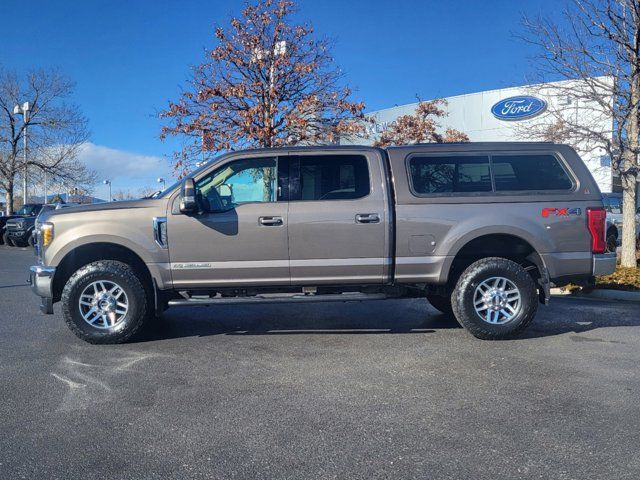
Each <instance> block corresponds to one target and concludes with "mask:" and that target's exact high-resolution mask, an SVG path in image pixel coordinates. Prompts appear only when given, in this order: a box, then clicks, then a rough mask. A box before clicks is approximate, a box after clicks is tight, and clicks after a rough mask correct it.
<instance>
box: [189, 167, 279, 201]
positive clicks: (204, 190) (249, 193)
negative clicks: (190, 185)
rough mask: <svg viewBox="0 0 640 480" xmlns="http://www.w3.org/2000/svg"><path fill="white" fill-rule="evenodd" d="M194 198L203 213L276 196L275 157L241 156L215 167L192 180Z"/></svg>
mask: <svg viewBox="0 0 640 480" xmlns="http://www.w3.org/2000/svg"><path fill="white" fill-rule="evenodd" d="M196 192H197V193H196V195H197V200H198V202H199V203H200V208H201V209H202V210H203V211H205V212H222V211H226V210H231V209H233V208H236V207H237V206H238V205H242V204H244V203H256V202H258V203H264V202H275V201H277V199H278V193H277V192H278V159H277V158H276V157H266V158H265V157H263V158H245V159H242V160H237V161H235V162H231V163H227V164H225V165H223V166H222V167H220V168H217V169H216V170H214V171H213V172H211V173H210V174H208V175H207V176H205V177H204V178H201V179H200V180H198V182H197V183H196Z"/></svg>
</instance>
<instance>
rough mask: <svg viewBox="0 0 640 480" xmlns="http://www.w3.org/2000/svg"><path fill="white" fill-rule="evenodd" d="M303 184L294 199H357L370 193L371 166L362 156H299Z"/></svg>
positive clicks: (301, 183) (301, 182)
mask: <svg viewBox="0 0 640 480" xmlns="http://www.w3.org/2000/svg"><path fill="white" fill-rule="evenodd" d="M298 158H299V161H300V185H299V192H298V194H297V196H295V197H294V198H292V200H353V199H357V198H362V197H366V196H367V195H369V189H370V186H369V167H368V165H367V159H366V158H365V157H364V156H362V155H310V156H300V157H298Z"/></svg>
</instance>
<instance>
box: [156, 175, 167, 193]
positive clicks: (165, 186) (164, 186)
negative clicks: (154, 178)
mask: <svg viewBox="0 0 640 480" xmlns="http://www.w3.org/2000/svg"><path fill="white" fill-rule="evenodd" d="M158 183H161V184H162V191H163V192H164V191H165V190H166V189H167V182H166V181H165V180H164V178H162V177H159V178H158Z"/></svg>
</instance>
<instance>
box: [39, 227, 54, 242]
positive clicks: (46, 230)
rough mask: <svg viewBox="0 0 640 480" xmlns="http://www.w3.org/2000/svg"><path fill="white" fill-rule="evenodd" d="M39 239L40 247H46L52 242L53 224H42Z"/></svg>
mask: <svg viewBox="0 0 640 480" xmlns="http://www.w3.org/2000/svg"><path fill="white" fill-rule="evenodd" d="M40 237H41V238H42V246H43V247H48V246H49V244H50V243H51V242H52V241H53V223H50V222H44V223H43V224H42V225H40Z"/></svg>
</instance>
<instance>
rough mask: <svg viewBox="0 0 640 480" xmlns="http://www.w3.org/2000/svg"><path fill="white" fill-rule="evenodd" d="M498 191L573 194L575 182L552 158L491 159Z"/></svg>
mask: <svg viewBox="0 0 640 480" xmlns="http://www.w3.org/2000/svg"><path fill="white" fill-rule="evenodd" d="M491 159H492V161H493V175H494V177H495V182H496V191H498V192H503V191H513V190H521V191H532V190H571V189H572V188H573V182H572V181H571V179H570V178H569V175H568V174H567V172H566V171H565V169H564V168H563V167H562V165H561V164H560V161H559V160H558V159H557V158H556V157H555V156H553V155H548V154H547V155H492V157H491Z"/></svg>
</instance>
